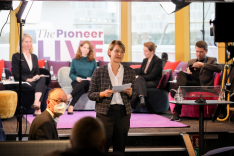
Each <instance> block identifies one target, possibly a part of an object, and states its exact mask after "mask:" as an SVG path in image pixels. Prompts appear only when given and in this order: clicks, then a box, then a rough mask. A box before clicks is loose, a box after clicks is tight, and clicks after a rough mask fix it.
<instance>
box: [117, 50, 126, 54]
mask: <svg viewBox="0 0 234 156" xmlns="http://www.w3.org/2000/svg"><path fill="white" fill-rule="evenodd" d="M114 52H115V53H116V54H118V53H120V54H124V53H125V52H124V51H118V50H115V51H114Z"/></svg>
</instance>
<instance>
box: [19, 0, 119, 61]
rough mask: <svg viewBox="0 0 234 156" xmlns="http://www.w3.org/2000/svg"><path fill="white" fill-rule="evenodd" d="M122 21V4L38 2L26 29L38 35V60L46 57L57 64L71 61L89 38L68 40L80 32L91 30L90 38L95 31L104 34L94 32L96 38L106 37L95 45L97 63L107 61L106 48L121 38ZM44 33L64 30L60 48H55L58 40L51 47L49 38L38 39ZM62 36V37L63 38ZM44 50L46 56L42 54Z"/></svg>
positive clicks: (35, 45)
mask: <svg viewBox="0 0 234 156" xmlns="http://www.w3.org/2000/svg"><path fill="white" fill-rule="evenodd" d="M55 6H56V7H55ZM35 16H36V19H35ZM119 19H120V3H119V2H75V1H71V2H69V1H43V2H39V1H35V2H34V4H33V6H32V9H31V11H30V12H29V15H28V18H27V20H26V24H25V26H24V28H23V30H24V32H25V33H27V32H28V33H29V34H30V35H32V34H36V36H37V37H35V38H33V40H34V41H35V44H34V45H33V46H34V53H35V54H38V57H39V59H42V58H46V59H50V60H57V61H68V60H69V61H71V59H73V57H72V56H74V55H73V54H74V53H76V52H77V47H78V45H79V42H80V40H89V38H87V39H80V38H77V39H76V40H75V39H74V40H71V44H70V43H68V42H66V40H65V39H67V40H68V41H70V40H69V39H70V38H71V36H75V33H77V32H78V31H83V35H84V33H85V31H88V30H90V31H91V32H88V33H87V34H88V35H89V37H91V36H92V34H91V33H92V31H95V32H96V31H97V32H98V31H102V34H101V33H100V34H96V33H93V34H94V36H98V35H100V36H102V38H103V42H102V44H96V45H94V46H95V48H96V56H97V57H96V58H97V60H99V59H100V60H106V61H108V60H109V57H108V55H107V49H108V45H109V43H110V42H111V41H112V40H114V39H115V40H116V39H117V40H118V39H120V29H119V28H120V20H119ZM42 30H43V31H45V30H48V31H49V30H57V31H58V30H63V37H64V38H65V39H64V41H61V42H60V43H59V45H60V49H59V48H58V47H56V43H55V42H56V41H54V43H53V44H50V45H48V42H47V41H48V38H47V39H46V38H43V39H41V38H38V31H42ZM61 33H62V32H61ZM68 33H69V34H68ZM87 34H86V35H87ZM68 35H70V38H69V36H68ZM55 36H56V35H55ZM57 36H58V34H57ZM60 36H61V37H62V35H60ZM96 39H97V37H96ZM39 41H40V43H41V41H42V42H43V47H39V46H40V45H41V44H39ZM65 42H66V43H65ZM57 44H58V42H57ZM68 44H70V45H68ZM42 48H43V49H42ZM64 48H65V49H64ZM41 50H42V51H43V54H41ZM58 50H59V52H58ZM57 52H58V53H57ZM71 53H72V55H71ZM59 54H60V57H57V56H56V55H59ZM67 54H68V55H67ZM69 54H70V55H69Z"/></svg>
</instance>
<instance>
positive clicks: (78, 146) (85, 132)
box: [44, 117, 122, 156]
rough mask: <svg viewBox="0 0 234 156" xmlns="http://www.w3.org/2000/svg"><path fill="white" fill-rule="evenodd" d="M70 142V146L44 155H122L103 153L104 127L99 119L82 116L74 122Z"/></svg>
mask: <svg viewBox="0 0 234 156" xmlns="http://www.w3.org/2000/svg"><path fill="white" fill-rule="evenodd" d="M70 143H71V148H68V149H66V150H56V151H52V152H48V153H46V154H45V155H44V156H92V155H94V156H106V155H122V154H119V153H112V154H105V153H104V146H105V132H104V127H103V124H102V123H101V121H99V120H98V119H95V118H93V117H84V118H82V119H80V120H79V121H77V122H76V123H75V125H74V127H73V129H72V134H71V138H70Z"/></svg>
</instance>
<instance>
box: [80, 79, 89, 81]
mask: <svg viewBox="0 0 234 156" xmlns="http://www.w3.org/2000/svg"><path fill="white" fill-rule="evenodd" d="M81 80H82V81H84V80H88V79H81ZM88 81H89V80H88Z"/></svg>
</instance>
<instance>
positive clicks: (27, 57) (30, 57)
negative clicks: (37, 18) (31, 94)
mask: <svg viewBox="0 0 234 156" xmlns="http://www.w3.org/2000/svg"><path fill="white" fill-rule="evenodd" d="M17 51H18V53H15V54H13V56H12V74H13V76H14V78H15V80H16V81H19V72H20V71H19V61H20V53H19V52H20V47H19V45H18V48H17ZM22 52H23V54H22V56H21V58H22V81H27V82H29V83H30V85H31V86H29V85H28V84H22V88H25V89H27V88H28V89H33V88H34V89H35V100H34V103H33V105H32V108H34V109H35V112H34V114H33V115H34V116H37V115H39V114H41V109H40V106H41V101H43V97H44V95H45V92H46V89H47V86H46V85H45V84H46V78H45V77H41V75H40V71H39V67H38V59H37V56H36V55H35V54H33V46H32V37H31V36H30V35H29V34H23V35H22Z"/></svg>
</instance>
